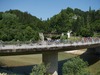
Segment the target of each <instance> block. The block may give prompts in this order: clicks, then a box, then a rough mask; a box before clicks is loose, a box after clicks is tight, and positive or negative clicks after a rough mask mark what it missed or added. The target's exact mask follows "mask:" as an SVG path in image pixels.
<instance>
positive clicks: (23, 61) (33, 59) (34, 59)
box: [0, 52, 100, 75]
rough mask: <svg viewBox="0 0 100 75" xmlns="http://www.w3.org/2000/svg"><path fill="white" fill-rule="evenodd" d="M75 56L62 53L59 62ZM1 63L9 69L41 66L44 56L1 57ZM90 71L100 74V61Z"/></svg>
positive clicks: (91, 66) (90, 67) (59, 55)
mask: <svg viewBox="0 0 100 75" xmlns="http://www.w3.org/2000/svg"><path fill="white" fill-rule="evenodd" d="M75 56H77V55H73V54H67V53H64V52H61V53H59V54H58V60H59V61H63V60H65V59H69V58H72V57H75ZM0 62H1V63H3V64H5V66H7V67H14V66H27V65H34V64H40V63H42V54H34V55H19V56H0ZM89 70H90V72H91V73H92V74H93V75H95V74H96V73H97V72H99V71H100V60H99V61H97V62H96V63H94V64H92V65H90V66H89Z"/></svg>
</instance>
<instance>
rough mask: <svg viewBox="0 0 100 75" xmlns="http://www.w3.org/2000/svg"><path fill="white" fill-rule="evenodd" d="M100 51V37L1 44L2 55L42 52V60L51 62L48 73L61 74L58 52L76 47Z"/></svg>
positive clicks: (46, 62)
mask: <svg viewBox="0 0 100 75" xmlns="http://www.w3.org/2000/svg"><path fill="white" fill-rule="evenodd" d="M84 48H87V49H88V50H91V51H95V50H97V51H98V52H100V39H98V40H96V41H94V40H92V41H85V42H83V41H79V42H73V43H57V44H56V43H52V44H41V45H39V44H38V43H31V44H21V46H19V45H5V46H2V45H1V46H0V55H20V54H36V53H42V61H43V62H44V63H45V64H48V63H50V68H49V69H48V73H50V74H52V75H59V74H58V73H57V70H58V52H61V51H69V50H75V49H84Z"/></svg>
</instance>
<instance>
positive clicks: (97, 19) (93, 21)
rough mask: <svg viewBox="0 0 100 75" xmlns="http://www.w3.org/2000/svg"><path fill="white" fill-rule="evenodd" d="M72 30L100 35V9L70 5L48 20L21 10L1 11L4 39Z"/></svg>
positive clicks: (0, 37) (85, 35) (78, 34)
mask: <svg viewBox="0 0 100 75" xmlns="http://www.w3.org/2000/svg"><path fill="white" fill-rule="evenodd" d="M70 30H71V31H72V32H73V34H75V35H76V36H83V37H90V36H93V35H94V33H97V34H99V35H100V10H91V9H90V8H89V11H82V10H80V9H78V8H75V9H72V8H70V7H68V8H66V9H62V10H61V12H60V13H58V14H56V15H54V16H52V17H51V18H48V19H47V20H41V19H39V18H37V17H35V16H32V15H31V14H29V13H28V12H22V11H20V10H9V11H5V12H0V40H3V41H11V40H20V41H28V40H31V39H33V40H38V39H39V35H38V33H39V32H43V33H65V32H67V31H70Z"/></svg>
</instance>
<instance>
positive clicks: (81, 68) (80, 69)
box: [62, 57, 90, 75]
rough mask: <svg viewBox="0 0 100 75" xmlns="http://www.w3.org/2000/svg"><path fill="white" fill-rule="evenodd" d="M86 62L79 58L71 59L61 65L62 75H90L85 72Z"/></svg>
mask: <svg viewBox="0 0 100 75" xmlns="http://www.w3.org/2000/svg"><path fill="white" fill-rule="evenodd" d="M87 66H88V64H87V62H84V61H83V60H82V59H80V58H79V57H75V58H72V59H71V60H69V61H67V62H66V63H64V64H63V68H62V71H63V75H90V74H89V72H88V71H87V69H86V68H87Z"/></svg>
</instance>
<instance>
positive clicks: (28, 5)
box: [0, 0, 100, 20]
mask: <svg viewBox="0 0 100 75" xmlns="http://www.w3.org/2000/svg"><path fill="white" fill-rule="evenodd" d="M90 6H91V9H93V10H98V9H100V0H0V12H2V11H7V10H10V9H12V10H14V9H18V10H21V11H23V12H28V13H30V14H32V15H33V16H36V17H37V18H42V19H43V20H46V19H47V18H50V17H52V16H54V15H56V14H58V13H59V12H60V11H61V10H62V9H66V8H67V7H71V8H73V9H74V8H79V9H81V10H83V11H88V10H89V7H90Z"/></svg>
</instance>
